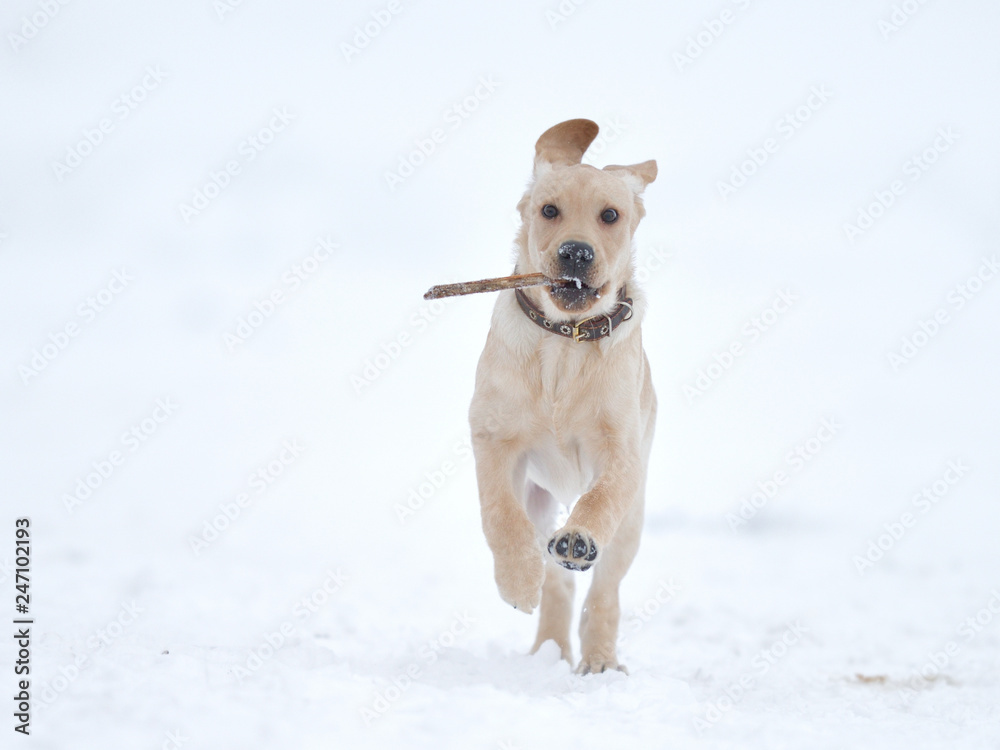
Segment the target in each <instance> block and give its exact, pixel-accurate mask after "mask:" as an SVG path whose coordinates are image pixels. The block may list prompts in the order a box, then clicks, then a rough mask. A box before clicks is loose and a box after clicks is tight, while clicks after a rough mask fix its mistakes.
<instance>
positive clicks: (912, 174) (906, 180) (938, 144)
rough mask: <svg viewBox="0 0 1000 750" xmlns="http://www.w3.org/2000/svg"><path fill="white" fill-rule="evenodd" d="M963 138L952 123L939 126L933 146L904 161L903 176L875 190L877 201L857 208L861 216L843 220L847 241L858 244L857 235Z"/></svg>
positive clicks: (865, 229)
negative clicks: (942, 126)
mask: <svg viewBox="0 0 1000 750" xmlns="http://www.w3.org/2000/svg"><path fill="white" fill-rule="evenodd" d="M960 139H961V136H960V135H959V134H958V133H956V132H955V131H954V130H953V129H952V128H951V127H950V126H949V127H944V128H938V130H937V134H936V135H935V137H934V140H932V141H931V143H930V145H928V146H927V147H926V148H925V149H923V150H922V151H920V152H919V153H916V154H914V155H913V156H911V157H910V158H909V159H907V160H906V161H905V162H903V168H902V173H903V174H902V176H901V177H900V178H898V179H894V180H892V181H890V182H889V184H888V185H886V186H885V187H884V188H881V189H879V190H876V191H875V192H874V193H872V198H874V200H872V201H871V202H870V203H868V204H867V205H863V206H861V207H860V208H859V209H858V218H857V219H856V220H855V221H854V223H853V224H852V223H850V222H845V223H844V225H843V229H844V235H845V236H846V237H847V241H848V242H850V243H851V244H852V245H855V244H857V241H858V238H859V237H861V236H862V235H864V234H865V233H866V232H868V231H869V230H870V229H871V228H872V227H873V226H875V222H877V221H878V220H879V219H881V218H882V217H883V216H885V215H886V213H887V212H888V211H889V209H890V208H892V207H893V206H894V205H895V204H896V200H897V199H898V198H899V197H900V196H901V195H903V194H904V193H906V191H907V190H908V189H909V187H910V186H911V185H913V184H915V183H916V182H918V181H919V180H920V178H921V177H923V176H924V175H925V174H926V173H927V171H928V170H929V169H930V168H931V167H932V166H934V164H936V163H937V162H938V160H939V159H940V158H941V156H942V155H943V154H945V153H947V152H948V151H950V150H951V148H952V147H953V146H954V145H955V144H956V143H957V142H958V141H959V140H960Z"/></svg>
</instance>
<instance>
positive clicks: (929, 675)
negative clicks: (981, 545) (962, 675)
mask: <svg viewBox="0 0 1000 750" xmlns="http://www.w3.org/2000/svg"><path fill="white" fill-rule="evenodd" d="M998 616H1000V591H998V590H997V589H996V588H993V589H990V599H989V601H987V602H986V604H985V605H984V606H983V607H982V608H980V609H979V610H978V611H976V612H975V613H974V614H972V615H970V616H968V617H966V618H965V619H964V620H962V622H961V623H959V625H958V627H957V628H956V629H955V633H956V635H957V636H958V638H953V639H951V640H949V641H948V642H947V643H945V644H944V645H943V646H942V647H941V649H940V650H937V651H934V650H931V651H928V652H927V660H926V661H925V662H924V663H923V664H922V665H921V666H919V667H918V668H917V669H915V670H914V671H913V673H912V674H911V675H910V678H909V679H908V680H906V681H905V682H904V683H903V687H901V688H900V690H899V697H900V698H901V699H902V700H903V703H904V704H908V703H909V702H910V701H911V700H913V699H914V698H915V697H916V696H917V692H918V691H920V690H924V689H926V688H927V687H929V686H930V685H931V684H932V683H933V682H934V681H935V680H937V679H939V678H941V677H942V676H943V675H944V670H945V669H946V668H947V667H948V666H949V665H950V664H951V663H952V660H953V659H954V658H955V657H956V656H958V655H959V653H961V651H962V643H963V642H964V643H965V644H966V645H968V644H969V643H971V642H972V641H973V640H975V638H976V636H977V635H979V634H980V633H982V632H983V630H985V629H986V628H987V627H989V626H990V625H992V624H993V621H994V620H995V619H998Z"/></svg>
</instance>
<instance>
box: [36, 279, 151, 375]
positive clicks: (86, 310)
mask: <svg viewBox="0 0 1000 750" xmlns="http://www.w3.org/2000/svg"><path fill="white" fill-rule="evenodd" d="M133 281H135V278H134V277H133V276H131V275H129V272H128V270H127V269H126V268H125V267H122V269H121V270H115V271H112V272H111V278H110V279H109V280H108V283H107V284H105V285H104V286H103V287H101V288H100V289H99V290H98V291H97V292H95V293H94V294H92V295H89V296H88V297H87V298H86V299H84V300H83V302H81V303H80V304H78V305H77V306H76V317H74V318H71V319H70V320H68V321H66V323H65V324H64V325H63V326H62V327H61V328H59V329H58V330H56V331H53V332H51V333H49V335H48V341H47V342H46V343H44V344H42V345H41V346H39V347H36V348H34V349H32V350H31V356H30V357H29V359H28V362H27V364H23V365H18V367H17V374H18V375H20V376H21V382H22V383H24V384H25V385H27V384H28V383H30V382H31V381H32V379H34V378H37V377H38V376H39V375H40V374H41V373H42V370H44V369H45V368H47V367H48V366H49V365H50V364H51V363H52V362H54V361H55V359H56V357H58V356H59V355H60V354H61V353H62V352H63V351H65V350H66V347H67V346H69V344H70V342H71V341H72V340H73V339H75V338H76V337H77V336H79V335H80V333H81V332H82V331H83V330H84V328H85V327H86V326H87V325H89V324H90V323H93V322H94V321H95V320H97V316H98V315H99V314H100V313H102V312H104V311H105V310H107V309H108V308H109V307H110V306H111V304H112V303H113V302H114V301H115V299H116V298H117V297H118V295H119V294H121V293H122V292H124V291H125V289H126V288H127V287H128V285H129V284H131V283H132V282H133Z"/></svg>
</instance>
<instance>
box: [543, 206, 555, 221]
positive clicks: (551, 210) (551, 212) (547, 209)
mask: <svg viewBox="0 0 1000 750" xmlns="http://www.w3.org/2000/svg"><path fill="white" fill-rule="evenodd" d="M558 215H559V209H558V208H556V207H555V206H553V205H552V204H551V203H546V204H545V205H544V206H542V216H544V217H545V218H546V219H554V218H556V217H557V216H558Z"/></svg>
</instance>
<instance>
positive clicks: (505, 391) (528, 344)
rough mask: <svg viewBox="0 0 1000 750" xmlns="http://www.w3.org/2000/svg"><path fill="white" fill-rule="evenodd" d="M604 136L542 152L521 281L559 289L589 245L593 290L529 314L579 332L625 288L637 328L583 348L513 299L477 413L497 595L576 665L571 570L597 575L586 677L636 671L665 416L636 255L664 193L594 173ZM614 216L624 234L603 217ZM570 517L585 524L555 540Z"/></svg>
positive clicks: (537, 293) (554, 135)
mask: <svg viewBox="0 0 1000 750" xmlns="http://www.w3.org/2000/svg"><path fill="white" fill-rule="evenodd" d="M596 135H597V126H596V125H595V124H594V123H593V122H591V121H589V120H569V121H567V122H564V123H560V124H559V125H556V126H554V127H553V128H550V129H549V130H548V131H546V132H545V133H544V134H543V135H542V136H541V137H540V138H539V140H538V143H537V144H536V157H535V169H534V179H533V181H532V183H531V185H530V186H529V188H528V190H527V192H526V193H525V195H524V197H523V198H522V199H521V201H520V203H519V204H518V208H519V210H520V212H521V217H522V227H521V231H520V233H519V234H518V238H517V249H518V260H517V272H518V273H534V272H544V273H546V274H547V275H549V276H551V277H558V276H559V258H558V249H559V247H560V246H561V245H562V244H563V243H566V242H569V241H576V242H586V243H588V244H589V245H590V246H592V247H593V251H594V259H593V262H592V263H591V264H590V267H589V268H588V271H587V277H586V279H585V281H584V283H585V285H586V286H585V288H584V291H583V292H581V293H580V295H577V298H573V299H570V300H568V301H567V299H566V298H565V297H562V296H560V295H559V294H558V293H555V292H553V291H552V290H550V289H549V288H547V287H534V288H531V289H527V290H525V293H526V294H527V296H528V297H529V299H530V300H531V302H532V304H534V305H535V306H536V307H537V308H538V309H540V310H541V311H542V312H543V313H544V314H545V315H546V316H547V317H549V318H551V319H553V320H559V321H570V322H577V321H580V320H582V319H585V318H589V317H592V316H595V315H604V314H607V313H610V312H611V311H612V310H613V309H614V308H615V306H616V305H617V291H618V289H619V288H620V287H621V286H622V285H623V284H626V285H627V290H628V294H629V295H630V296H631V297H632V299H633V307H634V314H633V316H632V318H631V319H630V320H628V321H627V322H623V323H622V324H620V326H619V327H618V328H616V329H615V330H614V331H613V333H612V334H611V336H609V337H607V338H603V339H600V340H598V341H593V342H576V341H573V340H572V339H568V338H564V337H562V336H558V335H556V334H553V333H552V332H550V331H546V330H543V329H542V328H540V327H538V326H537V325H535V324H534V323H533V322H532V321H531V320H529V319H528V318H527V316H525V315H524V313H523V312H522V311H521V309H520V308H519V306H518V304H517V301H516V299H515V296H514V292H513V291H505V292H501V293H500V297H499V299H498V300H497V303H496V307H495V309H494V313H493V319H492V322H491V326H490V331H489V334H488V336H487V340H486V346H485V348H484V350H483V353H482V356H481V358H480V361H479V368H478V370H477V373H476V389H475V395H474V396H473V400H472V405H471V408H470V412H469V419H470V424H471V427H472V436H473V448H474V451H475V458H476V472H477V478H478V482H479V495H480V503H481V509H482V519H483V530H484V532H485V535H486V539H487V543H488V544H489V546H490V549H491V550H492V552H493V556H494V563H495V577H496V581H497V586H498V588H499V591H500V596H501V597H502V598H503V599H504V600H505V601H506V602H508V603H510V604H512V605H513V606H514V607H516V608H518V609H520V610H522V611H524V612H528V613H530V612H532V611H533V610H534V608H535V607H536V606H538V605H539V604H541V614H540V621H539V627H538V636H537V638H536V641H535V645H534V648H533V651H534V650H537V649H538V648H539V647H540V646H541V644H542V643H543V642H545V641H546V640H554V641H555V642H556V643H557V644H558V646H559V648H560V649H561V651H562V654H563V657H564V658H566V659H567V660H569V661H572V653H571V649H570V642H569V629H570V623H571V620H572V611H571V607H572V602H573V589H574V576H575V575H576V574H575V573H574V572H571V571H570V570H568V569H567V567H569V568H576V569H579V568H583V567H586V566H588V565H589V564H592V565H593V582H592V584H591V587H590V591H589V592H588V595H587V598H586V601H585V603H584V608H583V613H582V615H581V621H580V637H581V647H582V659H581V661H580V664H579V666H578V671H579V672H581V673H587V672H603V671H604V670H605V669H609V668H611V669H614V668H620V669H622V670H623V671H624V666H623V665H620V664H619V663H618V658H617V653H616V648H615V642H616V639H617V633H618V622H619V617H620V611H619V604H618V586H619V583H620V582H621V579H622V577H623V576H624V575H625V573H626V572H627V571H628V568H629V566H630V565H631V563H632V559H633V558H634V556H635V553H636V550H637V549H638V545H639V535H640V531H641V527H642V518H643V496H644V491H645V480H646V469H647V465H648V461H649V451H650V446H651V444H652V439H653V428H654V422H655V417H656V396H655V394H654V392H653V386H652V381H651V377H650V371H649V363H648V361H647V359H646V355H645V352H644V351H643V348H642V335H641V330H640V324H641V322H642V318H643V312H644V310H645V299H644V297H643V295H642V291H641V290H640V289H639V288H638V287H637V285H636V284H635V281H634V278H633V271H634V257H633V250H632V239H633V235H634V233H635V229H636V226H637V225H638V223H639V220H640V219H641V218H642V216H643V215H644V209H643V205H642V201H641V198H640V195H641V193H642V191H643V190H644V188H645V187H646V185H647V184H648V183H649V182H652V181H653V180H654V179H655V177H656V163H655V162H653V161H648V162H643V163H641V164H636V165H633V166H629V167H619V166H609V167H605V168H604V169H603V170H600V169H596V168H594V167H591V166H588V165H584V164H581V163H580V160H581V158H582V156H583V154H584V152H585V151H586V149H587V147H588V146H589V145H590V143H591V142H592V141H593V139H594V138H595V137H596ZM544 205H553V206H556V207H557V209H558V211H559V213H558V216H557V217H556V218H555V219H552V218H546V217H545V216H544V215H543V214H542V213H541V207H542V206H544ZM608 208H613V209H615V210H616V211H617V213H618V219H617V221H613V222H611V223H609V222H606V221H604V220H603V219H602V215H605V214H602V212H604V211H606V209H608ZM581 296H582V301H581V299H580V297H581ZM577 498H579V499H578V500H577ZM574 501H576V502H575V504H574ZM560 505H566V506H569V507H572V512H571V513H570V515H569V518H568V520H567V522H566V524H565V525H564V526H563V527H562V528H560V529H557V528H556V518H557V513H558V510H559V507H560ZM563 538H568V539H569V543H570V544H569V549H565V550H563V552H565V554H563V553H561V552H560V547H559V546H558V545H557V542H558V541H559V540H561V539H563ZM576 539H580V540H581V543H582V544H583V545H584V547H583V548H585V549H587V550H594V551H596V555H597V556H596V559H594V558H593V554H591V555H590V558H591V560H593V562H586V561H585V560H584V559H581V556H580V555H574V551H573V549H572V546H573V545H572V542H573V541H574V540H576ZM564 566H565V567H564Z"/></svg>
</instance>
